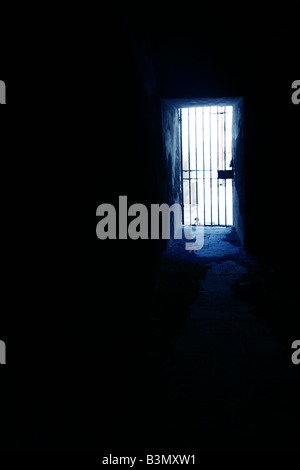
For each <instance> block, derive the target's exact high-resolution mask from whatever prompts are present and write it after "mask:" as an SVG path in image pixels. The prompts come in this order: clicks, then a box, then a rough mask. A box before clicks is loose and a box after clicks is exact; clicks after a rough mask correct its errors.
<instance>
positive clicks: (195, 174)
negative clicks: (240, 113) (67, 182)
mask: <svg viewBox="0 0 300 470" xmlns="http://www.w3.org/2000/svg"><path fill="white" fill-rule="evenodd" d="M232 114H233V107H232V106H202V107H193V108H180V109H179V116H180V119H181V149H182V193H183V214H184V221H183V222H184V224H185V225H194V224H196V225H199V224H200V225H232V224H233V214H232V213H233V210H232V175H233V168H232Z"/></svg>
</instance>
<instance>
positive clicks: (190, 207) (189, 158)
mask: <svg viewBox="0 0 300 470" xmlns="http://www.w3.org/2000/svg"><path fill="white" fill-rule="evenodd" d="M188 160H189V201H190V224H189V225H192V207H191V206H192V204H191V161H190V108H188Z"/></svg>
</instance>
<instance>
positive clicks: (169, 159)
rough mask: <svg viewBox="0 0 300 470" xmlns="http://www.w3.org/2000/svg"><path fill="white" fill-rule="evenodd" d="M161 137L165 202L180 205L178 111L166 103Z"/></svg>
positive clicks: (171, 227)
mask: <svg viewBox="0 0 300 470" xmlns="http://www.w3.org/2000/svg"><path fill="white" fill-rule="evenodd" d="M162 136H163V153H164V161H165V170H166V171H165V175H166V177H167V181H165V187H166V195H165V201H164V202H167V203H168V204H169V206H171V205H172V204H175V203H177V204H180V203H181V193H180V191H181V190H180V187H181V160H180V149H179V119H178V110H177V108H176V107H175V106H172V105H170V104H168V103H164V102H163V103H162ZM173 228H174V223H173V218H171V225H170V229H171V230H170V235H171V238H170V243H172V240H173V233H174V232H173Z"/></svg>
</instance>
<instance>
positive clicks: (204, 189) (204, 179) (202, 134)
mask: <svg viewBox="0 0 300 470" xmlns="http://www.w3.org/2000/svg"><path fill="white" fill-rule="evenodd" d="M202 143H203V223H204V225H205V158H204V107H202Z"/></svg>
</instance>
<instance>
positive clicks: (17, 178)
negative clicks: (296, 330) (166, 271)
mask: <svg viewBox="0 0 300 470" xmlns="http://www.w3.org/2000/svg"><path fill="white" fill-rule="evenodd" d="M23 8H24V7H23ZM194 8H195V9H194ZM37 9H38V8H37ZM195 12H197V13H195ZM9 19H10V26H9V27H8V26H7V28H6V29H5V28H4V29H3V30H2V32H1V44H2V47H1V64H0V72H1V75H0V79H2V80H4V81H5V82H6V85H7V104H8V106H6V108H4V110H3V109H2V110H1V190H2V193H3V194H2V197H1V205H2V214H1V215H2V222H3V225H2V227H3V229H2V234H3V236H4V239H3V243H2V258H3V259H4V263H3V278H4V282H3V296H2V304H3V306H2V309H1V324H0V328H1V329H0V332H1V335H0V337H1V339H2V340H4V341H5V343H6V346H7V367H5V368H1V414H2V415H3V418H4V417H5V418H7V421H5V422H6V423H7V424H6V425H5V426H3V427H2V429H1V431H2V436H1V446H2V447H3V448H4V449H78V448H79V449H96V450H99V451H100V450H103V449H105V450H107V451H110V449H113V448H114V446H115V443H117V444H116V445H117V446H118V445H119V443H120V441H121V440H122V435H123V434H124V436H125V437H124V447H125V448H126V445H127V446H129V445H131V446H132V443H134V442H136V443H137V445H140V444H139V439H140V435H141V432H142V431H141V429H142V423H143V422H145V420H146V417H147V413H148V412H149V411H147V409H148V405H147V403H148V402H149V396H151V393H150V391H151V370H149V369H148V366H147V363H146V362H145V356H144V353H145V350H144V349H145V348H144V336H145V328H146V323H145V318H146V317H147V313H148V306H149V298H151V286H152V282H153V277H155V272H156V271H157V266H158V265H159V256H160V255H159V253H160V249H161V247H160V246H159V245H157V244H152V243H150V242H149V244H147V243H144V241H141V240H140V241H137V242H134V241H131V240H124V241H123V240H122V241H115V240H106V241H105V243H104V242H101V241H100V240H98V239H97V238H96V236H95V226H96V219H95V210H96V207H97V206H98V205H99V204H101V203H103V202H110V203H112V204H115V205H117V203H118V196H119V195H127V196H128V200H129V203H133V202H143V201H146V202H151V201H149V200H148V199H147V198H148V197H149V194H151V190H149V188H153V187H154V188H158V189H157V191H156V192H155V191H154V193H155V195H156V197H157V198H158V199H159V195H160V193H159V188H160V187H162V186H163V180H161V181H160V179H159V178H160V177H159V176H158V179H157V178H156V179H155V178H154V177H153V175H152V173H151V164H150V163H149V158H148V153H147V150H145V148H146V146H147V145H148V140H147V139H148V137H147V136H148V134H147V129H148V127H149V125H150V121H151V118H150V119H149V120H147V117H146V113H147V109H148V108H147V106H148V105H147V104H145V102H144V100H145V96H144V94H145V92H144V88H145V86H146V85H145V82H144V81H143V74H140V72H139V70H138V59H137V57H139V53H137V52H136V51H139V50H140V49H139V47H142V48H143V47H146V50H147V53H146V55H147V56H150V57H151V60H152V65H153V68H154V69H155V70H156V72H157V82H156V83H157V90H156V92H155V93H156V95H155V96H156V99H157V100H159V99H160V98H173V97H177V96H179V97H185V96H186V97H193V96H195V95H198V93H199V91H200V90H202V91H203V90H205V93H207V95H209V94H210V93H215V92H216V93H217V94H222V92H224V93H227V96H228V95H230V94H232V95H233V96H234V95H236V96H244V97H246V100H247V103H248V104H249V108H250V109H252V111H249V113H250V114H249V115H251V113H252V117H251V121H250V120H249V125H250V130H249V132H253V135H254V134H255V135H256V139H257V141H256V142H255V143H254V144H253V146H255V145H260V144H261V146H262V147H261V148H263V150H261V153H260V154H259V155H258V156H256V158H257V162H256V163H257V166H259V167H260V168H263V169H265V173H266V172H269V171H270V178H269V183H268V184H267V186H266V189H265V190H262V191H261V192H260V193H259V194H257V191H256V187H255V185H254V186H253V187H252V189H250V196H249V198H250V199H251V200H253V201H254V202H256V204H258V203H260V204H266V206H267V207H268V208H269V209H268V211H267V213H268V216H267V218H266V220H265V221H264V224H263V226H262V235H261V236H262V238H261V239H260V240H263V245H260V244H259V243H258V242H256V241H255V237H254V238H253V240H254V241H253V246H252V248H254V251H255V248H257V251H264V250H265V248H266V247H268V250H269V251H268V255H269V257H272V256H276V257H277V254H278V251H279V250H278V244H279V243H281V242H282V243H284V245H285V246H286V245H289V246H287V247H286V251H285V252H284V253H283V254H282V255H281V256H282V259H280V263H281V264H282V265H283V268H282V269H286V270H289V271H287V272H289V273H290V274H289V275H290V277H293V278H294V282H295V283H296V279H295V277H294V275H293V274H291V273H292V272H293V273H295V269H294V267H295V264H296V260H297V256H298V250H297V246H296V244H297V240H296V239H295V238H294V236H293V235H292V233H293V232H292V227H293V229H294V228H295V225H294V220H293V219H292V217H293V216H294V215H297V213H298V210H297V209H298V196H297V194H298V182H297V180H298V178H297V170H296V164H297V157H298V155H299V143H298V140H299V139H298V133H299V112H300V106H299V107H297V106H294V105H293V104H292V103H291V94H292V91H291V84H292V82H293V81H294V80H296V79H297V78H299V75H298V73H299V60H298V56H299V51H298V43H299V41H298V38H297V28H298V23H299V21H298V19H299V17H298V16H297V14H296V12H293V10H292V9H291V10H290V9H289V8H288V7H285V8H284V11H283V10H282V7H281V6H280V5H277V6H275V5H272V8H269V10H263V7H262V6H255V5H253V4H251V6H247V5H244V4H242V3H241V4H240V5H238V6H237V5H235V6H234V7H230V8H229V7H227V6H225V5H223V7H219V6H217V5H213V6H212V7H211V8H209V7H207V6H206V5H204V4H202V3H201V2H197V4H196V5H195V6H192V5H183V4H178V5H175V4H172V5H168V7H167V8H162V5H160V6H158V7H155V6H154V5H152V4H149V5H137V4H133V3H132V4H130V5H126V6H124V5H123V6H120V5H112V6H111V7H110V8H108V7H107V6H106V5H105V6H103V5H102V6H101V11H99V10H98V11H92V9H91V10H89V9H88V8H87V9H86V10H85V11H84V12H82V11H81V9H80V8H79V7H78V8H77V7H74V6H72V8H70V9H69V10H68V11H62V9H61V7H58V6H57V7H56V6H53V7H51V9H50V7H49V10H48V11H35V10H33V11H32V12H31V11H30V9H27V7H26V11H24V12H22V11H21V9H20V10H18V11H17V12H14V14H12V13H10V14H9ZM226 28H228V30H229V33H228V44H227V49H228V50H229V55H228V54H227V52H226V47H225V46H224V42H222V38H223V37H224V30H225V29H226ZM208 38H209V40H208ZM220 41H221V45H220ZM169 43H170V44H173V46H172V47H171V45H170V46H168V44H169ZM174 44H175V46H174ZM140 45H142V46H140ZM189 46H191V47H189ZM149 51H150V52H149ZM142 60H143V59H142ZM203 69H205V70H206V72H205V75H203V73H202V71H203ZM187 72H188V73H187ZM186 76H189V77H192V78H191V79H187V78H184V77H186ZM201 77H202V78H201ZM201 80H202V82H201ZM258 104H259V105H260V108H259V110H258V108H257V105H258ZM253 110H255V112H257V129H253V127H254V128H255V122H256V121H255V118H254V117H253V113H254V111H253ZM274 116H275V117H274ZM251 126H252V128H251ZM256 130H257V131H258V134H257V133H256ZM278 131H282V132H283V136H284V137H282V138H281V139H279V138H278ZM264 150H268V151H267V152H266V157H265V159H261V155H262V154H263V151H264ZM285 155H286V156H285ZM157 158H159V157H157ZM254 158H255V157H254ZM282 159H283V161H287V162H288V165H286V167H284V165H283V163H282ZM254 168H255V165H253V166H252V171H253V173H255V171H254ZM269 169H270V170H269ZM149 174H150V176H149ZM282 174H286V176H287V179H286V180H284V182H283V187H282V193H280V194H279V189H278V187H277V186H276V187H275V186H273V183H272V181H274V178H276V177H277V176H279V175H282ZM151 175H152V176H151ZM270 181H271V182H270ZM264 191H265V193H264ZM283 206H285V207H286V206H287V207H288V211H287V214H286V216H285V217H286V221H287V224H288V227H289V228H287V229H286V230H291V231H290V232H289V233H290V235H289V236H288V239H286V238H285V239H284V240H282V239H283V238H284V237H285V235H286V231H285V230H284V231H281V227H282V224H281V227H280V224H278V219H277V220H276V218H275V216H276V214H277V213H278V212H279V213H281V214H282V207H283ZM253 207H255V203H253ZM274 233H275V238H276V237H278V238H281V237H282V238H281V240H278V239H274V236H272V234H274ZM289 237H291V238H292V239H293V238H294V240H293V243H294V246H290V243H289V241H288V240H289V239H290V238H289ZM293 250H294V251H293ZM291 256H292V257H293V264H292V265H290V266H289V263H290V261H289V260H290V259H291ZM295 276H297V272H296V274H295ZM296 336H297V335H296ZM298 336H299V335H298ZM293 339H296V338H292V340H293Z"/></svg>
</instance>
